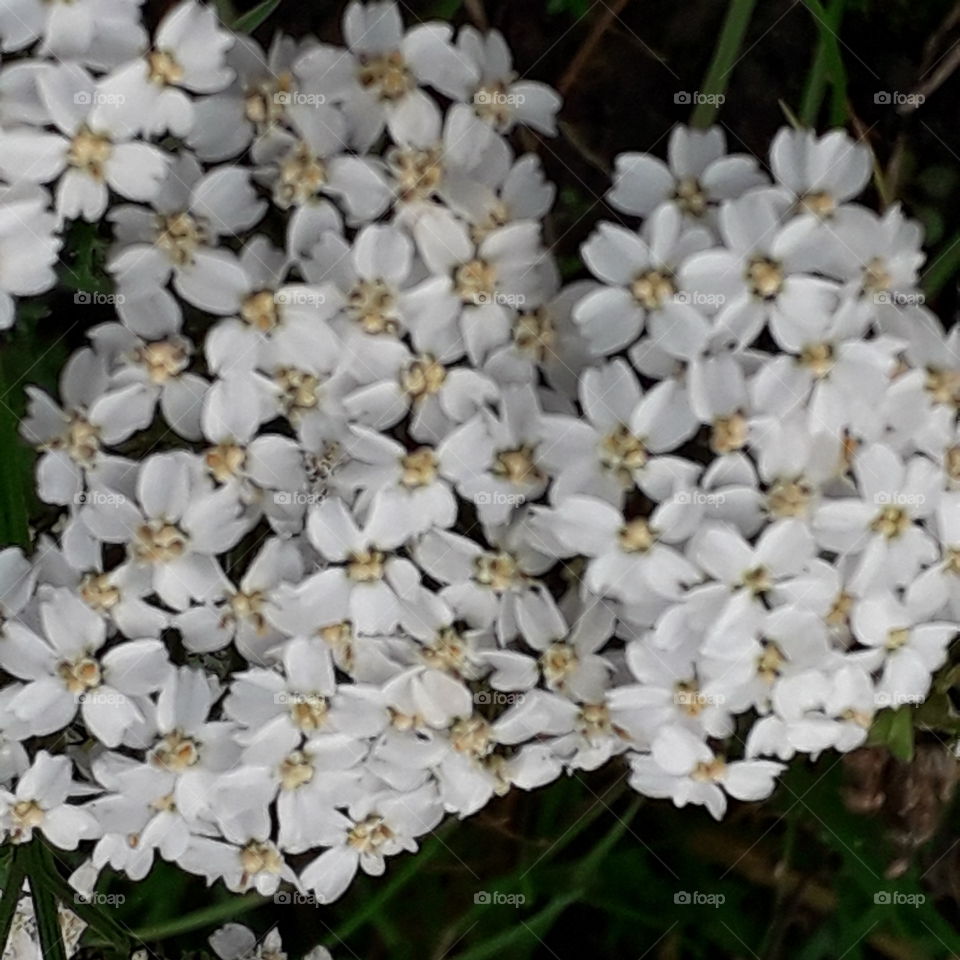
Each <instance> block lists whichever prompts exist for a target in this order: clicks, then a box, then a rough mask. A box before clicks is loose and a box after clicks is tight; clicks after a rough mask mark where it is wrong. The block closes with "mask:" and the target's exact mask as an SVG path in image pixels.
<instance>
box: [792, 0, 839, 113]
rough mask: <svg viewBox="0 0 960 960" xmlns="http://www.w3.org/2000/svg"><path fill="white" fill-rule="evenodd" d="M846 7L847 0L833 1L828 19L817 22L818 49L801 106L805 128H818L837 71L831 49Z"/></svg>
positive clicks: (828, 8) (828, 10) (828, 11)
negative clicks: (827, 92) (828, 87)
mask: <svg viewBox="0 0 960 960" xmlns="http://www.w3.org/2000/svg"><path fill="white" fill-rule="evenodd" d="M845 6H846V0H833V2H832V3H831V4H830V6H829V7H827V10H826V19H825V20H824V21H823V22H822V23H821V22H820V21H819V20H818V21H817V26H818V31H817V32H818V34H819V36H818V39H817V49H816V53H815V54H814V57H813V63H812V64H811V65H810V73H809V75H808V76H807V83H806V86H805V88H804V91H803V101H802V103H801V106H800V120H801V122H802V123H803V125H804V126H805V127H815V126H816V124H817V117H819V115H820V107H821V105H822V104H823V97H824V94H825V93H826V91H827V83H828V81H829V79H830V74H831V70H833V71H835V70H836V64H835V63H834V64H833V65H832V66H831V63H830V47H831V41H832V40H833V35H834V34H836V32H837V30H839V28H840V20H841V18H842V17H843V11H844V7H845ZM812 12H813V11H812V10H811V13H812ZM814 18H815V19H816V15H814Z"/></svg>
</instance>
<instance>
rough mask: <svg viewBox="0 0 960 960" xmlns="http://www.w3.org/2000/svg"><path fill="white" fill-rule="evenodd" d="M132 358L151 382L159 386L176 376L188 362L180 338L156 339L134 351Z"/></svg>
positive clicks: (184, 346)
mask: <svg viewBox="0 0 960 960" xmlns="http://www.w3.org/2000/svg"><path fill="white" fill-rule="evenodd" d="M134 360H136V362H137V363H139V364H140V365H141V366H142V367H144V368H145V369H146V371H147V376H148V377H149V378H150V382H151V383H155V384H157V386H160V385H162V384H164V383H167V382H168V381H170V380H172V379H174V378H175V377H178V376H179V375H180V374H181V373H183V371H184V370H186V369H187V366H188V364H189V362H190V358H189V356H188V354H187V348H186V345H185V344H184V343H183V342H182V341H180V340H156V341H154V342H153V343H145V344H144V345H143V346H142V347H137V349H136V350H135V351H134Z"/></svg>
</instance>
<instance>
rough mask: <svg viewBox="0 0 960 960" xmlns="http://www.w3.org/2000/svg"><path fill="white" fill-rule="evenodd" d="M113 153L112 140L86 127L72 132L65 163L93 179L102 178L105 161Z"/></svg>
mask: <svg viewBox="0 0 960 960" xmlns="http://www.w3.org/2000/svg"><path fill="white" fill-rule="evenodd" d="M112 153H113V141H112V140H110V138H109V137H105V136H103V135H102V134H99V133H93V132H92V131H91V130H89V129H87V127H81V128H80V130H78V131H77V133H76V134H74V137H73V139H72V140H71V141H70V147H69V148H68V150H67V163H68V164H69V166H71V167H73V168H74V169H76V170H81V171H83V172H84V173H86V174H88V175H89V176H91V177H93V178H94V179H95V180H103V177H104V171H105V168H106V165H107V161H108V160H109V159H110V156H111V154H112Z"/></svg>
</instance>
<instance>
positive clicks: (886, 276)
mask: <svg viewBox="0 0 960 960" xmlns="http://www.w3.org/2000/svg"><path fill="white" fill-rule="evenodd" d="M892 283H893V277H892V276H890V272H889V271H888V270H887V265H886V263H885V262H884V260H883V259H882V258H880V257H874V258H873V259H872V260H871V261H870V262H869V263H868V264H867V265H866V266H865V267H864V268H863V280H862V282H861V286H862V287H863V292H864V293H882V292H883V291H884V290H889V289H890V284H892Z"/></svg>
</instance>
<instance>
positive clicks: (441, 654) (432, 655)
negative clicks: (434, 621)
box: [421, 627, 467, 674]
mask: <svg viewBox="0 0 960 960" xmlns="http://www.w3.org/2000/svg"><path fill="white" fill-rule="evenodd" d="M421 656H422V658H423V661H424V663H426V664H428V665H429V666H431V667H433V668H434V669H435V670H444V671H446V672H447V673H457V674H459V673H462V672H463V669H464V668H465V667H466V666H467V645H466V643H464V641H463V637H461V636H460V634H459V633H457V631H456V630H454V629H453V627H445V628H444V629H443V630H440V631H438V632H437V634H436V636H435V637H434V638H433V642H432V643H430V644H429V645H428V646H425V647H424V648H423V650H422V652H421Z"/></svg>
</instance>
